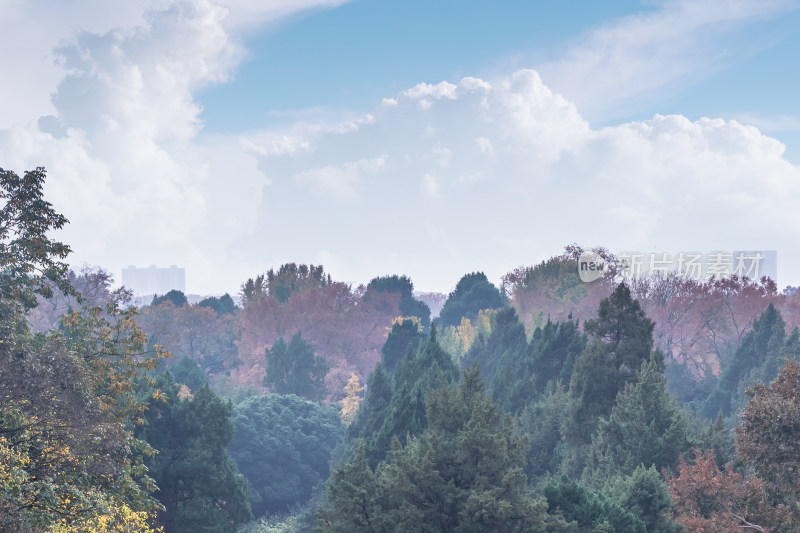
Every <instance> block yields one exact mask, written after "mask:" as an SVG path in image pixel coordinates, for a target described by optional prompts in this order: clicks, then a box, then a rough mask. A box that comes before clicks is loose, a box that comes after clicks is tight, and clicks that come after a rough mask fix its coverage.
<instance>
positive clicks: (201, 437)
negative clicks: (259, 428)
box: [141, 373, 252, 533]
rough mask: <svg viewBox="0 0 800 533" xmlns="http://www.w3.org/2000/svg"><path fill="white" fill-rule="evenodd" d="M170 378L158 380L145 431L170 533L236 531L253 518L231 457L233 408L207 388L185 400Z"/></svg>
mask: <svg viewBox="0 0 800 533" xmlns="http://www.w3.org/2000/svg"><path fill="white" fill-rule="evenodd" d="M174 381H175V380H174V379H173V377H172V376H171V375H170V374H168V373H167V374H162V375H161V376H160V377H159V379H158V380H157V382H156V385H157V387H158V389H157V392H156V393H154V394H153V397H152V398H151V400H150V402H149V405H148V411H147V416H146V418H147V426H145V427H144V428H143V429H142V431H141V436H142V437H144V438H145V439H146V440H147V441H148V442H149V443H150V444H151V445H152V446H153V447H154V448H155V449H156V450H158V454H156V455H155V456H153V457H151V458H150V459H148V461H147V466H148V468H149V469H150V472H151V475H152V476H153V477H154V478H155V480H156V483H157V485H158V487H159V491H158V493H157V497H158V499H159V501H160V502H161V504H162V505H163V506H164V511H163V512H162V513H161V514H160V517H159V518H160V520H159V521H160V522H161V524H163V526H164V530H165V533H191V532H208V533H212V532H214V533H216V532H219V533H225V532H231V533H232V532H234V531H236V528H237V526H238V525H239V524H242V523H244V522H246V521H248V520H251V519H252V514H251V512H250V505H249V503H248V501H247V483H246V481H245V479H244V477H243V476H242V475H241V474H240V473H239V471H238V470H237V468H236V464H235V463H234V462H233V460H232V459H231V458H230V456H229V455H228V452H227V451H226V446H227V445H228V443H229V442H230V440H231V438H232V437H233V424H232V422H231V415H232V412H233V406H232V405H231V404H230V402H223V401H222V400H221V399H220V398H219V397H217V396H216V395H215V394H214V393H213V392H212V391H211V389H210V388H209V387H208V385H206V386H204V387H202V388H200V389H199V390H198V391H197V392H196V393H195V394H194V396H193V397H192V398H186V399H183V400H181V399H180V398H179V397H178V392H179V388H178V386H177V385H175V383H174Z"/></svg>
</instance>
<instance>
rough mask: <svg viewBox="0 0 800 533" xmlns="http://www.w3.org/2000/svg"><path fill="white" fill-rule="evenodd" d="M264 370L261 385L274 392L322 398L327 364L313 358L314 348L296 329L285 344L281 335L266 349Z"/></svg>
mask: <svg viewBox="0 0 800 533" xmlns="http://www.w3.org/2000/svg"><path fill="white" fill-rule="evenodd" d="M266 355H267V371H266V375H265V376H264V386H265V387H268V388H269V390H270V391H272V392H275V393H278V394H296V395H297V396H301V397H303V398H306V399H308V400H321V399H322V398H324V397H325V375H326V374H327V373H328V364H327V363H326V362H325V359H324V358H323V357H314V348H313V346H311V345H310V344H309V343H307V342H306V341H305V340H303V337H302V335H301V334H300V332H299V331H298V332H297V333H296V334H295V335H294V336H293V337H292V340H291V341H290V342H289V344H286V343H285V342H284V341H283V337H281V338H280V339H278V340H277V341H275V343H274V344H273V345H272V348H267V349H266Z"/></svg>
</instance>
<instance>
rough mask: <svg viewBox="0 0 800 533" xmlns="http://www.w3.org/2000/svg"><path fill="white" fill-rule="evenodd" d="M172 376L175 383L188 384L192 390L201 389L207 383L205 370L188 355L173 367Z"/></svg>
mask: <svg viewBox="0 0 800 533" xmlns="http://www.w3.org/2000/svg"><path fill="white" fill-rule="evenodd" d="M172 376H173V377H174V378H175V383H180V384H183V385H186V386H187V387H189V389H190V390H192V391H198V390H200V388H201V387H202V386H203V385H205V384H206V383H207V381H206V376H205V375H204V374H203V370H202V369H201V368H200V367H199V366H198V365H197V363H196V362H194V361H192V360H191V359H189V358H188V357H186V356H184V357H183V359H181V360H180V361H179V362H178V364H176V365H175V366H173V367H172Z"/></svg>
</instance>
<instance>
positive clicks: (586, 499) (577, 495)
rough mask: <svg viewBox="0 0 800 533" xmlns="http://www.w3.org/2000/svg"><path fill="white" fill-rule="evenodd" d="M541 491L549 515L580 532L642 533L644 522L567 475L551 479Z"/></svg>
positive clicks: (643, 532)
mask: <svg viewBox="0 0 800 533" xmlns="http://www.w3.org/2000/svg"><path fill="white" fill-rule="evenodd" d="M542 492H543V494H544V497H545V498H546V499H547V504H548V506H549V510H550V512H551V513H553V514H555V513H556V512H558V513H560V514H561V515H562V516H563V517H564V519H565V520H567V521H569V522H574V523H575V524H576V525H577V526H578V531H579V532H581V533H583V532H586V533H594V532H597V533H600V532H601V531H624V532H626V533H645V531H646V529H645V525H644V522H643V521H642V520H641V519H640V518H639V517H637V516H636V515H635V514H634V513H632V512H631V511H629V510H627V509H625V508H624V507H623V506H621V505H620V504H618V503H616V502H615V501H613V500H611V499H609V498H608V497H606V496H605V495H604V494H602V493H597V492H593V491H591V490H589V489H587V488H586V487H585V486H583V485H581V484H580V483H578V482H577V481H574V480H572V479H569V478H568V477H567V476H561V478H560V479H558V480H555V479H551V480H550V481H549V482H548V483H547V485H545V487H544V490H543V491H542Z"/></svg>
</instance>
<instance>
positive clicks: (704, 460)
mask: <svg viewBox="0 0 800 533" xmlns="http://www.w3.org/2000/svg"><path fill="white" fill-rule="evenodd" d="M694 454H695V460H696V464H694V465H690V464H688V463H686V462H685V461H684V460H683V458H681V462H680V465H679V466H678V475H677V476H673V475H671V474H668V473H667V472H664V476H665V477H666V479H667V484H668V485H669V492H670V495H671V496H672V508H673V519H674V520H675V521H676V522H678V523H679V524H682V525H683V526H684V527H685V528H686V530H687V531H692V532H695V533H734V532H741V531H743V530H747V529H749V530H752V531H762V532H769V531H773V528H776V527H780V526H782V525H784V524H785V523H786V516H785V514H784V513H783V510H782V509H781V508H777V507H771V506H769V504H768V503H767V502H766V498H765V493H764V485H763V483H762V481H761V480H760V479H758V478H756V477H748V478H745V477H743V476H742V474H739V473H737V472H734V471H733V466H732V465H731V464H730V463H729V464H728V465H727V466H726V467H725V470H724V471H721V470H720V469H719V468H718V467H717V462H716V460H715V458H714V454H713V452H712V453H708V454H702V453H700V451H699V450H695V452H694Z"/></svg>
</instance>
